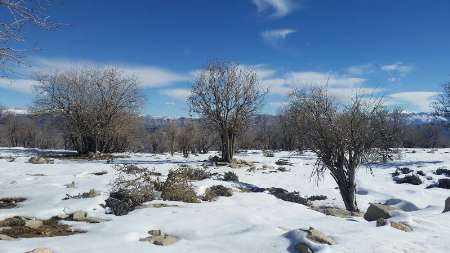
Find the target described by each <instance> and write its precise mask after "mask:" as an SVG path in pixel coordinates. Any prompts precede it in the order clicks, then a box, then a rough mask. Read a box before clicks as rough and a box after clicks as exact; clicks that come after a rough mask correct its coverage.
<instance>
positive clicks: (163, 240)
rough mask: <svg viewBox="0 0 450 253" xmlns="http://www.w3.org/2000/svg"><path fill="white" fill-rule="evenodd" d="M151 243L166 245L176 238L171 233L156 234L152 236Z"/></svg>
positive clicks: (173, 241) (172, 242)
mask: <svg viewBox="0 0 450 253" xmlns="http://www.w3.org/2000/svg"><path fill="white" fill-rule="evenodd" d="M152 239H153V244H155V245H160V246H167V245H171V244H174V243H176V242H177V238H176V237H175V236H173V235H158V236H153V237H152Z"/></svg>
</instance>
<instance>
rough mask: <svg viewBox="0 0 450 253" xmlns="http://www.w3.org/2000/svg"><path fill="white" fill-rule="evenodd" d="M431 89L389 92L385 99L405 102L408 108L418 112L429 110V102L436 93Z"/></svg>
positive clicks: (399, 102) (390, 101)
mask: <svg viewBox="0 0 450 253" xmlns="http://www.w3.org/2000/svg"><path fill="white" fill-rule="evenodd" d="M438 94H439V93H438V92H433V91H407V92H398V93H393V94H390V95H389V96H388V97H387V99H388V102H389V103H390V104H393V105H394V104H395V105H397V104H406V105H408V108H411V106H412V110H415V111H419V112H427V111H430V110H431V107H430V104H431V102H432V101H433V98H434V97H435V96H436V95H438Z"/></svg>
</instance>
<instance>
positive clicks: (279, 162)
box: [275, 159, 292, 166]
mask: <svg viewBox="0 0 450 253" xmlns="http://www.w3.org/2000/svg"><path fill="white" fill-rule="evenodd" d="M275 164H276V165H279V166H292V163H291V162H289V161H288V160H286V159H279V160H277V161H276V162H275Z"/></svg>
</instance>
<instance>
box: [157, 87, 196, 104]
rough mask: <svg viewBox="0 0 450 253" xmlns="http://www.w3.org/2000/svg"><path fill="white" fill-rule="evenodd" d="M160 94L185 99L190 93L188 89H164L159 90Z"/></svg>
mask: <svg viewBox="0 0 450 253" xmlns="http://www.w3.org/2000/svg"><path fill="white" fill-rule="evenodd" d="M161 93H162V94H164V95H166V96H169V97H171V98H174V99H177V100H180V101H186V99H187V98H188V97H189V96H190V95H191V90H190V89H182V88H179V89H166V90H162V91H161Z"/></svg>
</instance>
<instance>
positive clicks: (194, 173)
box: [171, 166, 211, 180]
mask: <svg viewBox="0 0 450 253" xmlns="http://www.w3.org/2000/svg"><path fill="white" fill-rule="evenodd" d="M171 172H172V173H176V174H180V175H182V176H183V177H186V178H187V179H189V180H203V179H207V178H210V177H211V173H210V172H209V171H208V170H206V169H204V168H191V167H189V166H181V167H180V168H178V169H176V170H173V171H171Z"/></svg>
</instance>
